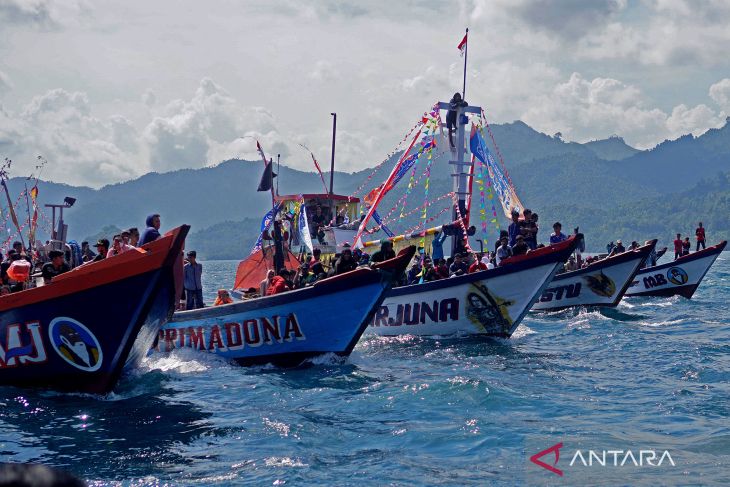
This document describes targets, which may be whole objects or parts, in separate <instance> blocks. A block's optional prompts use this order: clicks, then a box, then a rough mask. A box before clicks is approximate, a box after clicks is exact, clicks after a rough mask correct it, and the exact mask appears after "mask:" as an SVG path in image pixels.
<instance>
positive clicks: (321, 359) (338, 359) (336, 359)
mask: <svg viewBox="0 0 730 487" xmlns="http://www.w3.org/2000/svg"><path fill="white" fill-rule="evenodd" d="M347 359H348V358H347V357H342V356H340V355H337V354H336V353H331V352H330V353H325V354H322V355H317V356H316V357H312V358H310V359H307V362H308V363H310V364H312V365H342V364H343V363H345V362H346V361H347Z"/></svg>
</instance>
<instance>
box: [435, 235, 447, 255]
mask: <svg viewBox="0 0 730 487" xmlns="http://www.w3.org/2000/svg"><path fill="white" fill-rule="evenodd" d="M446 237H447V235H446V234H445V233H444V232H436V233H435V234H434V235H433V242H431V250H432V252H431V257H432V258H433V260H434V261H439V260H441V259H443V258H444V241H446Z"/></svg>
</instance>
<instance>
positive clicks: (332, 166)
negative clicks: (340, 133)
mask: <svg viewBox="0 0 730 487" xmlns="http://www.w3.org/2000/svg"><path fill="white" fill-rule="evenodd" d="M330 115H332V117H333V118H332V162H331V164H330V196H332V194H333V191H332V188H333V187H334V180H335V135H336V134H337V114H336V113H334V112H333V113H330Z"/></svg>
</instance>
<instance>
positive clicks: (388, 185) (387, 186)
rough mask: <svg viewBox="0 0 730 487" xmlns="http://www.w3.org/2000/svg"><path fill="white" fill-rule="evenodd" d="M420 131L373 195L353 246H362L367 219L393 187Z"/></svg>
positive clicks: (420, 130) (419, 131)
mask: <svg viewBox="0 0 730 487" xmlns="http://www.w3.org/2000/svg"><path fill="white" fill-rule="evenodd" d="M422 131H423V127H421V128H420V129H419V130H418V133H417V134H416V136H415V137H414V138H413V140H412V141H411V145H409V146H408V149H407V150H406V151H405V152H404V153H403V155H402V156H401V157H400V159H399V160H398V163H397V164H396V165H395V167H393V170H392V171H391V172H390V175H389V176H388V179H386V180H385V182H384V183H383V184H381V185H380V187H379V190H378V194H377V196H376V197H375V200H374V201H373V204H372V205H370V208H369V209H368V212H367V214H366V215H365V218H364V219H363V220H362V221H361V222H360V227H359V228H358V230H357V234H356V235H355V240H354V241H353V246H354V247H362V242H361V241H360V237H362V234H363V232H364V231H365V228H366V226H367V224H368V221H370V218H371V217H372V216H373V212H374V211H375V209H376V208H377V207H378V205H379V204H380V201H381V200H382V199H383V196H385V195H386V193H388V192H389V191H390V190H391V189H393V180H394V179H395V177H396V175H397V174H398V171H399V170H400V168H401V166H402V165H403V161H404V160H405V159H406V158H407V157H408V153H409V152H410V151H411V149H412V148H413V145H414V144H415V143H416V140H418V137H420V135H421V132H422Z"/></svg>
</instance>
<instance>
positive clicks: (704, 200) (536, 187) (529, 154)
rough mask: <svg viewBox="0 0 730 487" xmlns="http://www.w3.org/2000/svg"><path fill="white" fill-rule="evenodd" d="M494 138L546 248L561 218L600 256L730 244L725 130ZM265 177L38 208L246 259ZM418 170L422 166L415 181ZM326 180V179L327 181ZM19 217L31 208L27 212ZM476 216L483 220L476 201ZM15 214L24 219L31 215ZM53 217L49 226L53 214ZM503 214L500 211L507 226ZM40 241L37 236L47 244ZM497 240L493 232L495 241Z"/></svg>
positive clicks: (283, 177)
mask: <svg viewBox="0 0 730 487" xmlns="http://www.w3.org/2000/svg"><path fill="white" fill-rule="evenodd" d="M728 120H729V121H730V118H729V119H728ZM490 131H491V134H492V136H493V139H494V140H495V141H497V143H498V144H499V147H498V151H497V147H495V146H494V144H493V143H492V137H488V144H489V145H490V149H491V150H492V151H493V153H494V154H495V157H497V156H496V155H497V154H500V155H501V156H502V157H503V159H504V160H503V162H504V164H505V167H506V168H507V169H508V171H509V176H510V178H511V180H512V181H513V183H514V185H515V187H516V189H517V192H518V194H519V196H520V198H521V199H522V201H523V203H524V204H525V205H526V206H528V207H530V208H531V209H533V210H534V211H536V212H538V213H539V214H540V222H541V236H542V237H543V238H544V239H547V236H548V235H549V233H550V231H551V230H550V228H551V225H552V222H553V221H556V220H560V221H561V222H562V223H563V228H564V230H567V229H572V228H574V227H576V226H580V229H581V231H583V232H584V233H586V236H587V242H588V247H589V250H600V249H602V248H604V246H605V243H606V242H608V241H609V240H616V239H617V238H621V239H623V240H624V241H629V242H630V241H631V240H646V239H649V238H659V239H660V240H663V241H664V242H667V241H670V239H671V237H672V236H673V234H675V233H676V232H682V233H683V234H686V233H687V232H690V230H691V231H692V232H693V230H694V226H695V225H696V223H697V221H700V220H703V221H704V223H705V226H706V227H707V228H708V237H709V239H710V241H716V240H719V239H721V238H725V239H727V238H728V237H730V220H728V218H727V215H728V211H727V210H728V199H729V198H730V188H729V187H728V184H727V181H728V178H727V173H728V172H730V123H728V122H727V121H726V124H725V125H724V126H723V127H721V128H718V129H711V130H709V131H708V132H706V133H704V134H703V135H701V136H698V137H695V136H693V135H685V136H682V137H680V138H678V139H676V140H667V141H664V142H662V143H661V144H658V145H657V146H656V147H654V148H652V149H649V150H637V149H635V148H633V147H630V146H629V145H627V144H626V143H625V141H624V140H623V139H621V138H620V137H617V136H611V137H609V138H607V139H603V140H596V141H591V142H587V143H583V144H581V143H576V142H566V141H564V140H562V138H561V137H560V134H556V135H553V136H550V135H547V134H543V133H540V132H538V131H536V130H534V129H532V128H531V127H529V126H528V125H527V124H525V123H523V122H521V121H516V122H512V123H506V124H495V125H492V126H490ZM384 149H385V148H384ZM383 152H385V150H384V151H383ZM436 153H437V154H439V155H438V156H437V157H434V159H433V161H432V168H431V169H432V171H431V179H430V185H429V186H430V187H429V198H431V199H432V198H434V197H436V196H439V195H442V194H445V193H447V192H449V191H451V189H452V178H451V176H450V174H449V172H450V166H449V165H448V164H447V159H448V156H449V153H448V151H446V153H440V152H439V151H438V150H437V151H436ZM398 156H399V154H396V155H394V156H393V157H392V158H391V160H389V161H388V162H386V163H385V164H384V165H383V166H382V168H381V169H380V170H379V171H378V172H377V173H376V174H375V175H374V176H373V178H372V179H371V180H370V181H369V183H368V184H367V185H366V186H365V188H364V189H363V191H368V190H369V189H372V187H375V186H377V184H379V183H380V182H381V181H382V180H383V179H384V178H385V177H386V176H387V173H388V172H389V171H390V169H391V168H392V167H393V164H394V162H395V160H396V159H397V157H398ZM375 157H377V155H374V158H375ZM419 164H420V165H421V166H422V165H423V164H422V163H420V162H419ZM261 170H262V167H261V162H260V161H242V160H228V161H223V162H221V163H220V164H218V165H216V166H214V167H203V168H200V169H183V170H177V171H172V172H167V173H162V174H160V173H149V174H146V175H144V176H142V177H139V178H137V179H134V180H131V181H126V182H123V183H118V184H112V185H108V186H104V187H102V188H100V189H98V190H95V189H92V188H87V187H76V186H69V185H66V184H60V183H54V182H50V181H42V182H41V183H40V184H39V189H40V195H39V201H40V202H41V203H60V202H61V201H62V200H63V198H64V197H65V196H70V197H74V198H76V203H75V204H74V206H73V207H72V208H69V209H67V210H65V212H64V219H65V221H66V223H68V224H69V228H70V230H69V238H76V239H79V240H80V239H83V238H86V237H95V236H96V235H97V234H98V233H99V232H100V230H101V229H102V228H104V227H106V226H109V225H115V226H116V227H118V228H128V227H131V226H136V227H139V228H140V229H141V228H142V227H144V222H145V218H146V216H147V215H148V214H150V213H159V214H161V215H162V222H163V228H171V227H174V226H176V225H179V224H182V223H189V224H191V225H192V227H193V232H192V234H191V235H190V237H189V242H188V247H195V248H197V249H198V251H199V253H200V255H201V256H202V257H203V258H208V259H211V258H239V257H242V256H244V255H245V254H246V253H247V252H248V248H250V245H251V243H252V242H253V241H254V240H255V239H256V237H257V235H258V231H259V228H258V227H259V222H260V219H261V216H262V215H263V214H264V213H265V212H266V211H267V209H268V208H269V207H270V206H271V200H270V195H269V194H268V193H264V192H262V193H259V192H256V186H257V184H258V181H259V179H260V173H261ZM372 170H373V169H372V168H365V169H363V170H361V171H358V172H356V173H352V174H350V173H343V172H335V175H334V181H335V192H336V193H339V194H345V195H351V194H352V193H353V192H354V191H355V190H356V189H357V188H358V187H359V186H360V185H361V184H362V183H363V182H364V181H365V180H366V178H367V177H368V175H370V174H371V172H372ZM422 170H423V168H420V169H418V167H417V171H416V176H418V175H420V174H421V172H422ZM325 180H326V181H328V180H329V175H328V173H326V174H325ZM27 183H28V182H27V181H26V180H25V178H13V179H11V180H9V181H8V186H9V189H10V193H11V195H17V194H20V192H21V191H22V190H23V189H24V185H26V184H27ZM277 183H278V184H279V193H280V194H301V193H319V192H322V191H323V188H322V183H321V180H320V178H319V176H318V175H316V173H314V172H305V171H300V170H297V169H292V168H289V167H287V166H286V165H282V166H281V168H280V171H279V176H278V178H277ZM407 184H408V179H407V178H404V180H403V181H402V182H401V189H396V190H395V191H393V192H392V193H391V194H390V195H389V196H388V198H386V200H385V201H384V202H383V203H382V204H381V207H380V209H381V213H382V214H385V213H387V209H388V208H391V207H392V206H393V205H394V204H395V202H396V200H397V198H398V197H400V196H401V195H403V193H404V192H405V188H406V186H407ZM422 186H423V185H422V184H421V185H420V186H418V187H416V188H414V189H413V190H412V194H410V195H409V197H408V201H409V204H408V207H409V208H414V207H416V206H418V205H420V204H422V203H423V198H424V196H423V187H422ZM358 196H361V195H358ZM494 201H496V200H494ZM446 204H447V203H445V202H444V205H446ZM444 205H441V206H444ZM678 205H680V206H678ZM20 208H21V209H22V210H24V209H25V205H24V204H23V205H20ZM436 208H437V205H434V207H432V209H429V211H430V212H431V213H430V214H433V213H434V212H435V211H436ZM472 211H473V213H474V214H473V221H474V222H476V221H478V220H476V218H477V216H476V214H475V212H476V211H478V199H477V200H476V201H475V203H474V207H473V208H472ZM489 211H491V208H489ZM19 213H20V215H19V218H21V219H22V218H23V216H24V215H25V212H24V211H21V210H19ZM46 213H47V214H48V216H50V212H48V211H47V212H46ZM396 213H398V212H396ZM501 214H502V213H501V211H499V208H498V215H500V224H502V225H503V227H504V225H505V222H504V220H503V218H502V216H501ZM444 221H445V220H444ZM413 223H417V219H416V220H414V219H413V218H411V219H405V220H402V221H396V222H395V223H394V224H393V226H394V230H398V229H401V230H402V229H404V228H405V227H406V226H408V225H410V224H413ZM6 226H9V225H6ZM45 226H46V227H47V226H48V225H47V224H46V225H45ZM41 229H43V226H42V227H41ZM11 233H12V232H11ZM43 235H44V234H43V233H42V232H41V234H40V236H41V237H42V238H44V237H43ZM494 237H495V231H494V229H493V227H492V226H490V234H489V235H488V238H489V239H490V240H491V239H494Z"/></svg>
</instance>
